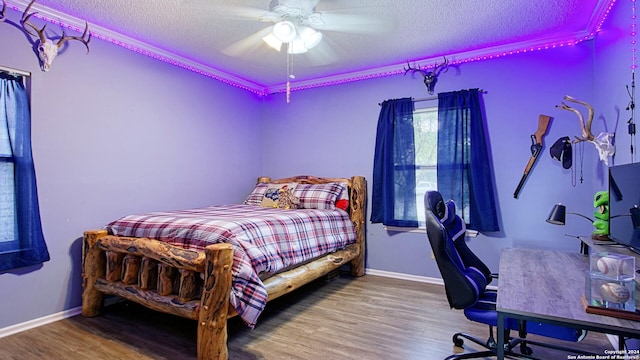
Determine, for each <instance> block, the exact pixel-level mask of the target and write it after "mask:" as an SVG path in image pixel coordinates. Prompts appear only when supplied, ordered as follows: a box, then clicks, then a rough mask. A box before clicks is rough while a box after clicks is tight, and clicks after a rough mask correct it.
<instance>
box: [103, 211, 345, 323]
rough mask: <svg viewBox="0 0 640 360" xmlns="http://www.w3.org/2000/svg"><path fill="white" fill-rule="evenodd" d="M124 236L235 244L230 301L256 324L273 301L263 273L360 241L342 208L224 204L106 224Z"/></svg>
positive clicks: (197, 245) (193, 244) (198, 246)
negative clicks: (265, 285) (289, 207)
mask: <svg viewBox="0 0 640 360" xmlns="http://www.w3.org/2000/svg"><path fill="white" fill-rule="evenodd" d="M106 229H107V230H109V231H110V232H111V233H112V234H114V235H118V236H134V237H147V238H152V239H157V240H160V241H164V242H167V243H170V244H172V245H176V246H181V247H183V248H187V249H194V250H204V248H205V247H206V246H207V245H209V244H212V243H220V242H224V243H229V244H231V245H232V246H233V249H234V253H233V267H232V274H233V290H232V293H231V298H230V302H231V305H232V306H233V307H234V309H235V310H236V312H237V313H238V315H240V317H241V318H242V319H243V320H244V321H245V322H246V323H247V325H249V327H251V328H253V327H254V326H255V324H256V321H257V319H258V317H259V316H260V313H261V312H262V311H263V309H264V307H265V305H266V302H267V291H266V289H265V287H264V285H263V283H262V281H261V280H260V277H259V274H260V273H277V272H279V271H282V270H283V269H286V268H290V267H292V266H295V265H297V264H301V263H304V262H307V261H309V260H312V259H314V258H317V257H319V256H321V255H324V254H327V253H331V252H334V251H336V250H339V249H343V248H344V247H345V246H347V245H349V244H352V243H355V242H356V233H355V229H354V226H353V223H352V222H351V220H350V219H349V215H348V213H347V212H346V211H344V210H341V209H335V210H321V209H295V210H285V209H274V208H266V207H259V206H251V205H239V204H232V205H221V206H210V207H204V208H198V209H190V210H178V211H167V212H153V213H147V214H139V215H128V216H124V217H122V218H120V219H118V220H115V221H113V222H111V223H109V224H108V225H107V226H106Z"/></svg>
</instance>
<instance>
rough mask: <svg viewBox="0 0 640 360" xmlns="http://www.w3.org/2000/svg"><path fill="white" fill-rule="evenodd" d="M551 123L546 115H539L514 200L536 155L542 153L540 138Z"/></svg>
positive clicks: (529, 171) (527, 175) (536, 157)
mask: <svg viewBox="0 0 640 360" xmlns="http://www.w3.org/2000/svg"><path fill="white" fill-rule="evenodd" d="M550 122H551V117H550V116H547V115H540V117H539V119H538V130H536V132H535V133H534V134H533V135H531V158H529V162H528V163H527V166H526V167H525V168H524V174H522V179H520V183H518V187H517V188H516V192H515V193H514V194H513V197H514V198H516V199H517V198H518V194H519V193H520V190H522V186H523V185H524V183H525V181H526V180H527V177H529V174H530V173H531V169H532V168H533V165H534V164H535V162H536V159H538V155H540V152H541V151H542V146H543V142H542V138H543V137H544V135H545V134H546V133H547V129H549V123H550Z"/></svg>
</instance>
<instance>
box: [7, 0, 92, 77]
mask: <svg viewBox="0 0 640 360" xmlns="http://www.w3.org/2000/svg"><path fill="white" fill-rule="evenodd" d="M35 2H36V0H31V2H30V3H29V5H28V6H27V8H26V9H25V10H24V12H23V13H22V18H21V20H20V25H21V29H22V30H23V31H24V32H25V33H27V34H28V35H29V36H30V37H37V39H33V38H32V39H33V42H32V43H33V44H34V47H35V49H36V50H37V54H38V59H40V68H41V69H42V71H49V69H50V68H51V64H52V63H53V60H54V59H55V58H56V56H57V55H58V52H59V51H60V49H61V48H62V47H63V46H64V44H65V43H66V42H67V41H69V40H78V41H80V42H82V43H83V44H84V46H85V47H86V48H87V54H88V53H89V42H90V41H91V33H90V32H89V24H88V23H87V22H86V21H85V29H84V33H83V34H82V36H67V35H66V34H65V31H64V28H63V29H62V36H60V38H59V39H58V40H57V41H54V40H53V39H51V38H47V36H46V34H45V29H46V27H47V25H46V24H45V25H44V26H42V28H41V29H38V27H37V26H35V25H34V24H33V23H31V17H32V16H34V15H36V14H37V13H38V12H32V13H29V10H31V6H33V4H34V3H35ZM6 9H7V4H6V2H5V0H2V10H0V22H6V19H7V16H6ZM12 25H16V24H13V23H12ZM33 31H35V33H33Z"/></svg>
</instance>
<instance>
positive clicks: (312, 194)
mask: <svg viewBox="0 0 640 360" xmlns="http://www.w3.org/2000/svg"><path fill="white" fill-rule="evenodd" d="M341 192H342V185H341V184H340V183H328V184H298V186H297V187H296V189H295V190H294V191H293V194H294V195H295V196H297V197H298V198H299V199H300V207H301V208H303V209H324V210H335V208H336V200H337V199H338V196H339V195H340V193H341Z"/></svg>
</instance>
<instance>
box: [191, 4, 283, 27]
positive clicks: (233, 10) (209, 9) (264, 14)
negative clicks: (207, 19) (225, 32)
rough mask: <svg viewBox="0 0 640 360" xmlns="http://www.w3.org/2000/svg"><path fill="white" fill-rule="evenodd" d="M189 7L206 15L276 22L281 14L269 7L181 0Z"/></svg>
mask: <svg viewBox="0 0 640 360" xmlns="http://www.w3.org/2000/svg"><path fill="white" fill-rule="evenodd" d="M181 2H182V4H184V6H185V7H188V8H189V9H192V10H196V11H198V12H200V13H202V14H204V15H206V14H211V15H215V16H218V17H225V18H226V19H240V20H252V21H255V20H258V21H265V22H276V21H278V19H280V16H279V15H278V14H276V13H274V12H272V11H269V10H267V9H259V8H255V7H251V6H246V5H237V4H236V5H230V4H228V5H223V4H218V3H215V2H213V1H211V0H181Z"/></svg>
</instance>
